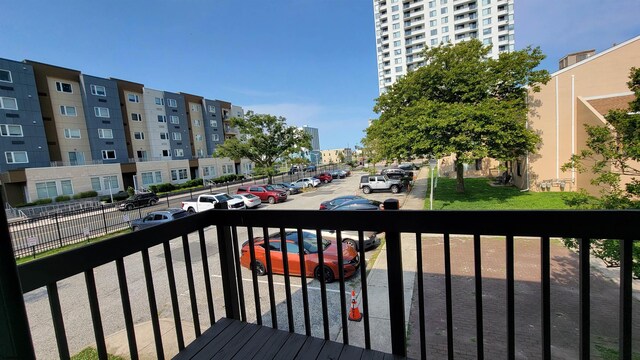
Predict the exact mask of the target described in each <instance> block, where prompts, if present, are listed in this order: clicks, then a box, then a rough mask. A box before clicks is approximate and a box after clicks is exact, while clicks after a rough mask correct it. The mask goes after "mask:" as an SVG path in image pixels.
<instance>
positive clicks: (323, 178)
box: [314, 172, 333, 184]
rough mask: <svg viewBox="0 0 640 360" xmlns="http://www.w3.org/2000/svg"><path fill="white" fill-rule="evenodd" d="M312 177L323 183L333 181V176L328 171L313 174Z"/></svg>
mask: <svg viewBox="0 0 640 360" xmlns="http://www.w3.org/2000/svg"><path fill="white" fill-rule="evenodd" d="M314 178H316V179H318V180H320V181H321V182H323V183H325V184H326V183H330V182H331V181H333V177H332V176H331V174H329V173H328V172H324V173H320V174H318V175H316V176H314Z"/></svg>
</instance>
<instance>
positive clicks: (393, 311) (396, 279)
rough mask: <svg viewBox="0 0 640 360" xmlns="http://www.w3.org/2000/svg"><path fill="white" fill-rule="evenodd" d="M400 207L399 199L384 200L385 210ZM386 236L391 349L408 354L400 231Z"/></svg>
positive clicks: (397, 353)
mask: <svg viewBox="0 0 640 360" xmlns="http://www.w3.org/2000/svg"><path fill="white" fill-rule="evenodd" d="M399 208H400V202H399V201H398V200H397V199H387V200H385V201H384V210H385V211H388V210H389V211H397V210H398V209H399ZM385 238H386V246H387V269H388V270H387V280H388V283H389V317H390V320H391V351H392V352H393V354H394V355H400V356H407V348H406V347H405V342H406V334H405V325H404V324H405V319H404V282H403V278H402V247H401V246H400V232H399V231H397V230H393V231H390V229H389V230H386V231H385Z"/></svg>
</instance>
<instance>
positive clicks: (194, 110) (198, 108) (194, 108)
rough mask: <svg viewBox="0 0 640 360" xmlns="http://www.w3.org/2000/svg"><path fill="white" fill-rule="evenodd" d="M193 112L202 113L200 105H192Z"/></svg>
mask: <svg viewBox="0 0 640 360" xmlns="http://www.w3.org/2000/svg"><path fill="white" fill-rule="evenodd" d="M191 111H192V112H200V105H198V104H191Z"/></svg>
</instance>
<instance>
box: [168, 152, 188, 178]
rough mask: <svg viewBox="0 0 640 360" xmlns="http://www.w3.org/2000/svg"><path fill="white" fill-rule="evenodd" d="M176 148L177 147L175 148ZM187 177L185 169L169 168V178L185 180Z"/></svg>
mask: <svg viewBox="0 0 640 360" xmlns="http://www.w3.org/2000/svg"><path fill="white" fill-rule="evenodd" d="M176 150H177V149H176ZM188 178H189V177H188V176H187V169H173V170H171V180H173V181H177V180H186V179H188Z"/></svg>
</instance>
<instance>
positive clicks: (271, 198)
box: [269, 196, 276, 204]
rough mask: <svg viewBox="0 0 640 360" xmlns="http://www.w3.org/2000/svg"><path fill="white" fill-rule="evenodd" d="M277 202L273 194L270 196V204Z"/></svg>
mask: <svg viewBox="0 0 640 360" xmlns="http://www.w3.org/2000/svg"><path fill="white" fill-rule="evenodd" d="M275 203H276V198H274V197H273V196H269V204H275Z"/></svg>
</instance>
